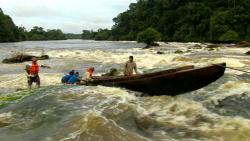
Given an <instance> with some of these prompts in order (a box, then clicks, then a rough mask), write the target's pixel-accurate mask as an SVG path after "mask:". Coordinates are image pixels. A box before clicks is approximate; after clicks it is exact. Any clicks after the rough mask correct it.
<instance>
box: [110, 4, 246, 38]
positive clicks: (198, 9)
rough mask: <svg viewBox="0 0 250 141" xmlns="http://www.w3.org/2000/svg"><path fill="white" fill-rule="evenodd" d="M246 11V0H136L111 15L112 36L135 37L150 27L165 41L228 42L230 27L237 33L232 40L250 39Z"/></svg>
mask: <svg viewBox="0 0 250 141" xmlns="http://www.w3.org/2000/svg"><path fill="white" fill-rule="evenodd" d="M249 13H250V5H249V2H248V0H238V1H235V0H228V1H225V0H209V1H207V0H199V1H197V0H175V1H173V0H138V1H137V3H132V4H130V6H129V9H128V10H127V11H125V12H123V13H120V14H119V15H118V16H117V17H115V18H114V19H113V21H114V23H115V24H114V26H113V27H112V31H111V36H112V37H113V39H114V40H124V39H125V40H127V39H128V37H129V40H135V39H136V36H137V34H138V33H140V32H141V31H144V30H146V29H147V28H148V27H152V28H154V29H156V30H158V31H160V32H161V34H162V40H165V41H185V42H189V41H211V42H217V41H219V42H228V41H229V40H228V38H224V37H225V36H226V35H227V36H229V35H228V34H229V33H230V34H231V35H232V32H231V31H234V33H236V34H234V35H237V34H238V37H237V38H231V39H233V40H231V41H238V40H249V36H250V29H248V28H249V27H248V26H249V23H250V14H249ZM226 33H227V34H226ZM224 34H225V35H224ZM234 37H236V36H234Z"/></svg>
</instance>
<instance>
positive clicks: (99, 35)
mask: <svg viewBox="0 0 250 141" xmlns="http://www.w3.org/2000/svg"><path fill="white" fill-rule="evenodd" d="M82 39H84V40H90V39H94V40H112V36H111V31H110V30H108V29H98V31H97V32H95V31H92V30H91V31H89V30H83V31H82Z"/></svg>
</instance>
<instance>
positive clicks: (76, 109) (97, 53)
mask: <svg viewBox="0 0 250 141" xmlns="http://www.w3.org/2000/svg"><path fill="white" fill-rule="evenodd" d="M41 43H42V44H43V42H41ZM61 43H62V44H61ZM65 43H67V44H65ZM84 43H85V41H79V42H77V43H75V42H71V41H63V42H53V43H52V42H49V44H50V45H52V46H54V47H52V48H50V47H48V48H47V47H45V46H48V45H41V47H39V50H38V49H36V48H34V47H31V45H35V44H36V43H33V42H31V43H27V42H26V43H25V44H24V46H26V47H24V48H22V52H25V53H27V54H33V55H41V50H40V49H45V53H46V54H48V55H49V56H50V57H51V59H50V60H44V61H39V63H40V64H48V65H50V66H52V69H50V70H49V69H48V70H47V69H42V70H41V74H40V77H41V82H42V88H40V89H33V90H32V91H27V90H22V91H18V92H14V93H12V92H13V91H16V90H17V89H25V88H26V87H27V84H26V81H27V78H26V76H25V75H24V74H22V73H23V66H24V65H25V63H22V64H19V65H18V64H5V65H2V64H1V65H2V67H1V68H0V71H1V72H4V75H0V88H1V90H0V93H2V94H1V95H0V140H1V141H8V140H18V141H33V140H36V141H80V140H84V141H94V140H99V141H108V140H109V141H117V140H119V141H131V140H136V141H149V140H150V141H238V140H242V141H248V140H249V138H250V120H249V119H250V118H248V117H249V116H248V115H247V116H243V115H242V114H240V113H239V114H237V109H236V108H235V109H234V107H230V105H229V108H230V109H231V110H232V113H234V115H230V113H229V114H221V113H220V112H217V111H215V110H213V108H216V109H218V111H221V110H227V109H225V108H224V109H223V107H220V103H221V101H226V100H225V99H227V98H230V99H234V97H236V98H238V96H239V97H241V95H244V98H245V99H244V100H242V102H244V103H241V104H242V105H244V107H243V108H245V109H244V110H245V111H249V109H247V108H246V107H248V106H247V103H249V101H248V97H250V96H249V94H250V90H249V88H250V82H249V75H247V74H246V73H241V72H237V71H233V70H229V69H227V71H226V74H225V75H224V76H223V77H222V78H221V79H220V80H218V81H216V82H214V83H213V84H211V85H209V86H207V87H204V88H202V89H200V90H198V91H195V92H191V93H187V94H186V95H183V96H178V97H168V96H155V97H136V95H140V93H139V94H138V93H135V92H132V91H128V90H126V89H121V88H110V87H103V86H96V87H94V86H91V87H89V86H68V85H60V84H59V83H60V79H61V77H62V76H63V75H64V73H67V71H68V70H70V69H72V68H76V69H79V70H80V71H85V68H84V67H83V66H88V65H92V64H93V65H95V66H96V68H97V71H96V74H101V73H103V72H104V70H105V71H106V70H108V69H109V68H110V67H119V68H122V67H123V64H124V62H126V61H127V60H128V56H130V55H133V56H134V57H135V60H136V62H137V65H138V68H139V70H140V71H141V72H143V71H152V70H154V71H156V70H161V69H166V68H174V67H178V66H184V65H194V64H195V66H197V67H201V66H207V65H209V64H214V63H221V62H226V63H227V66H229V67H237V68H239V69H243V70H247V69H249V68H250V62H249V57H247V56H245V55H243V53H244V52H246V51H247V50H248V48H245V49H244V48H237V49H232V48H225V47H220V48H217V49H215V50H210V51H209V49H207V48H205V46H206V44H199V45H201V48H193V46H194V45H195V44H197V43H168V44H165V43H160V44H161V46H160V47H158V48H153V49H145V50H142V49H140V48H131V47H120V46H127V45H128V44H131V43H130V42H104V43H103V44H102V42H94V43H92V42H91V41H86V43H87V44H91V45H95V47H93V48H91V47H86V48H81V46H82V45H83V46H84V45H85V44H84ZM20 44H21V45H22V47H23V43H20ZM63 44H65V48H64V46H62V45H63ZM124 44H126V45H124ZM17 45H19V44H17ZM59 45H60V48H56V47H55V46H59ZM105 45H112V46H118V49H115V48H109V47H107V46H105ZM131 45H132V44H131ZM133 45H134V43H133ZM39 46H40V45H39ZM71 46H74V47H75V48H74V47H72V48H71ZM101 46H105V47H103V48H102V47H101ZM9 49H10V50H12V49H13V50H18V49H17V48H15V47H11V48H9ZM0 50H1V49H0ZM176 50H181V51H183V53H181V54H178V53H175V51H176ZM6 51H7V50H6V49H5V50H4V52H5V53H6ZM157 51H163V52H164V53H165V54H156V52H157ZM7 54H8V53H7ZM5 56H6V54H5ZM0 58H1V57H0ZM13 67H15V69H13V71H9V72H6V71H5V70H8V69H9V70H12V69H11V68H13ZM80 68H82V69H80ZM58 84H59V85H58ZM239 103H240V102H239ZM234 106H240V104H239V105H234ZM226 108H227V107H226ZM239 108H240V107H239ZM234 110H235V111H234ZM244 110H243V111H244ZM235 114H236V115H237V116H235Z"/></svg>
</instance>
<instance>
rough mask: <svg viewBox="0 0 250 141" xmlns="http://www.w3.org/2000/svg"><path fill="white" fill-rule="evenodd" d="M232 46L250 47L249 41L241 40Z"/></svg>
mask: <svg viewBox="0 0 250 141" xmlns="http://www.w3.org/2000/svg"><path fill="white" fill-rule="evenodd" d="M233 47H250V42H249V41H241V42H238V43H236V44H235V45H233Z"/></svg>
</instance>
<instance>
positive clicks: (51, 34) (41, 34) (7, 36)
mask: <svg viewBox="0 0 250 141" xmlns="http://www.w3.org/2000/svg"><path fill="white" fill-rule="evenodd" d="M65 39H66V36H65V35H64V34H63V32H62V31H61V30H60V29H52V30H47V31H45V30H44V29H43V28H42V27H38V26H34V27H33V29H31V30H30V31H27V30H26V29H25V28H24V27H18V26H16V25H15V23H14V22H13V21H12V19H11V17H9V16H8V15H5V14H4V13H3V11H2V9H1V8H0V42H17V41H26V40H31V41H33V40H65Z"/></svg>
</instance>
